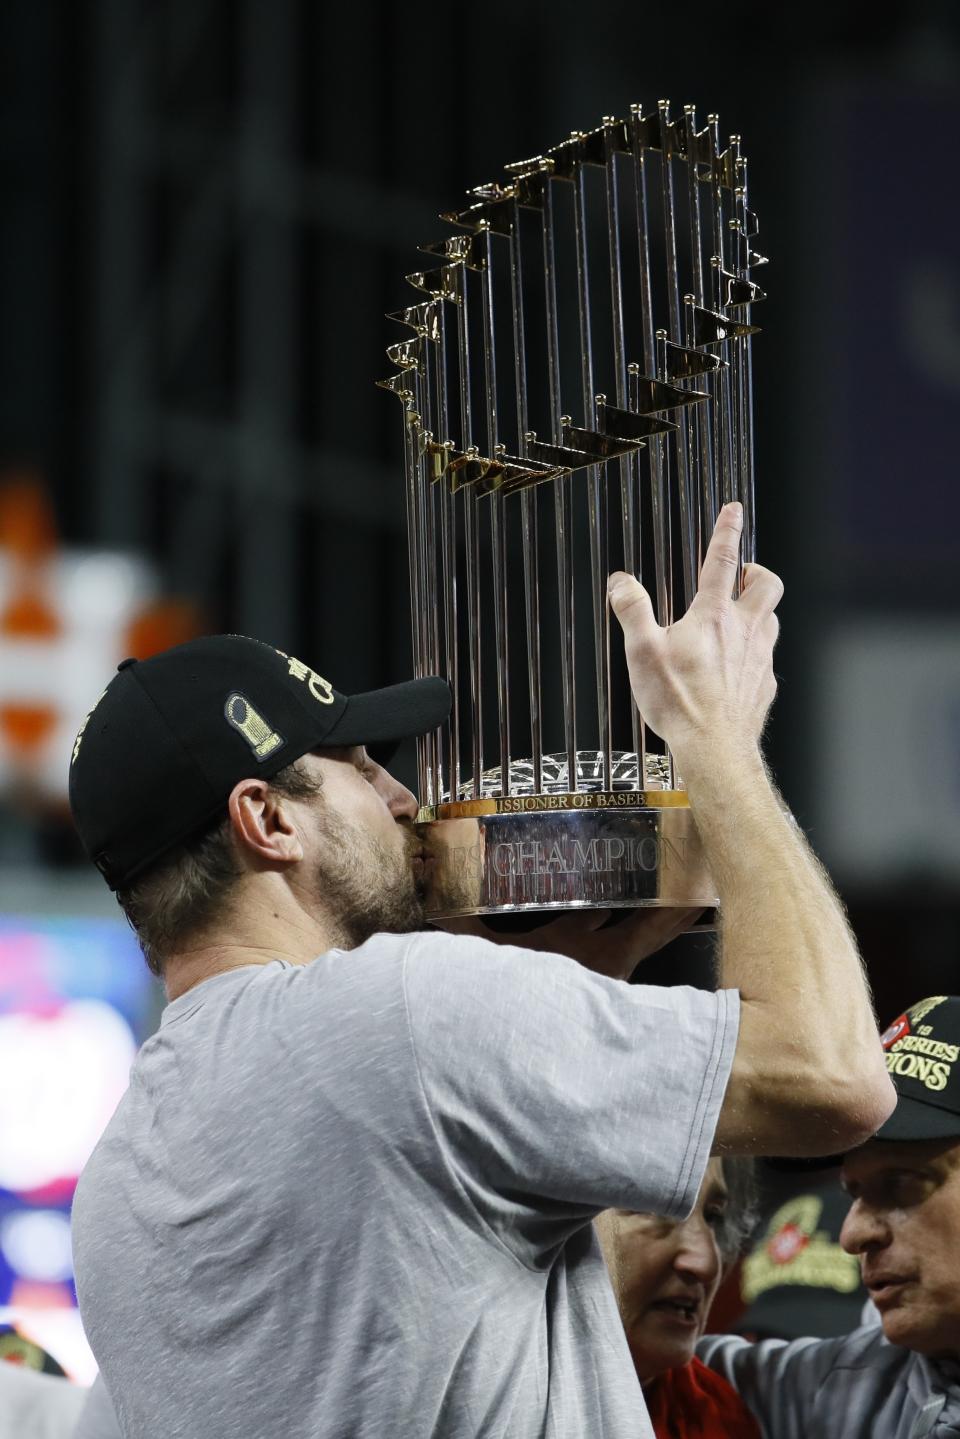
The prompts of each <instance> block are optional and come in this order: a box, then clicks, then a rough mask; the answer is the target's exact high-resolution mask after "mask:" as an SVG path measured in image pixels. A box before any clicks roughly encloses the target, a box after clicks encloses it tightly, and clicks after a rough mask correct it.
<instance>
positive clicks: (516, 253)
mask: <svg viewBox="0 0 960 1439" xmlns="http://www.w3.org/2000/svg"><path fill="white" fill-rule="evenodd" d="M510 281H511V285H512V289H513V365H514V380H515V383H516V388H517V430H518V432H519V441H518V446H517V448H518V452H519V454H520V456H521V458H523V457H525V456H526V453H527V431H528V429H529V428H530V416H529V412H528V408H527V344H526V332H525V330H524V323H523V259H522V255H521V249H520V202H519V200H518V199H517V197H516V195H514V198H513V204H512V206H511V218H510ZM520 526H521V543H522V546H523V598H524V612H525V616H526V624H527V688H528V690H529V692H530V745H531V749H532V751H533V753H532V755H531V759H532V763H533V789H534V793H535V794H539V793H540V791H541V788H542V785H543V721H542V713H541V711H542V686H541V676H540V590H539V585H538V575H539V569H540V565H539V543H538V538H539V537H538V533H537V496H536V491H535V490H533V489H525V490H523V491H522V493H521V495H520Z"/></svg>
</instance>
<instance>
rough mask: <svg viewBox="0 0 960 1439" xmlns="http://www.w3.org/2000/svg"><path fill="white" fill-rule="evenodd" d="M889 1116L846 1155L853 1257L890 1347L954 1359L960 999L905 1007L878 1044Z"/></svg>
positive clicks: (959, 1344)
mask: <svg viewBox="0 0 960 1439" xmlns="http://www.w3.org/2000/svg"><path fill="white" fill-rule="evenodd" d="M882 1042H883V1047H884V1049H885V1050H886V1052H887V1068H888V1069H889V1071H890V1074H891V1077H892V1079H893V1082H894V1084H895V1086H896V1089H897V1107H896V1109H895V1110H894V1111H893V1114H892V1115H891V1116H890V1118H889V1119H888V1120H887V1122H886V1124H884V1125H883V1127H882V1128H881V1129H880V1131H879V1132H878V1134H877V1135H876V1137H875V1138H874V1139H871V1140H870V1141H869V1142H868V1143H867V1144H863V1145H861V1146H860V1148H859V1149H855V1150H852V1151H851V1152H850V1153H849V1154H847V1155H845V1156H844V1159H843V1168H842V1171H841V1173H842V1177H843V1185H844V1188H845V1189H846V1191H847V1193H848V1195H849V1197H850V1200H851V1204H850V1211H849V1213H848V1214H847V1217H846V1219H845V1220H844V1223H843V1228H842V1230H841V1231H840V1243H841V1244H842V1245H843V1247H844V1249H846V1251H847V1252H848V1254H855V1255H856V1256H857V1257H858V1259H859V1261H860V1269H861V1273H862V1275H863V1282H864V1284H865V1286H866V1289H867V1293H868V1294H869V1295H870V1298H871V1299H872V1300H873V1303H874V1305H875V1306H876V1308H877V1310H878V1312H879V1314H880V1321H881V1323H882V1325H883V1332H884V1335H885V1336H886V1338H887V1339H888V1340H889V1341H890V1343H891V1344H900V1345H902V1346H903V1347H904V1348H906V1349H913V1350H916V1352H917V1353H919V1354H926V1355H928V1356H929V1357H930V1358H933V1359H937V1358H949V1359H952V1360H954V1361H956V1360H958V1359H960V1262H958V1261H957V1255H958V1253H960V996H956V995H942V994H941V995H934V996H933V997H932V998H930V999H924V1000H921V1001H920V1002H919V1003H918V1004H915V1005H912V1006H911V1008H910V1009H908V1010H907V1011H906V1012H905V1013H904V1014H902V1015H900V1017H899V1018H898V1019H895V1020H894V1022H893V1024H891V1025H890V1026H889V1028H888V1029H887V1030H886V1032H885V1033H884V1035H883V1040H882Z"/></svg>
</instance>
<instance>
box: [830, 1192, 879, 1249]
mask: <svg viewBox="0 0 960 1439" xmlns="http://www.w3.org/2000/svg"><path fill="white" fill-rule="evenodd" d="M890 1238H891V1236H890V1227H889V1225H888V1224H887V1220H886V1216H885V1215H884V1213H883V1211H882V1210H877V1209H874V1208H873V1207H872V1205H869V1204H864V1202H863V1200H862V1199H855V1200H854V1201H853V1203H852V1204H851V1206H850V1209H849V1212H848V1214H847V1217H846V1219H845V1220H844V1221H843V1226H842V1228H841V1230H840V1244H841V1246H842V1248H843V1249H845V1250H846V1251H847V1253H848V1254H866V1253H867V1251H868V1250H871V1249H884V1248H886V1246H887V1245H888V1244H889V1243H890Z"/></svg>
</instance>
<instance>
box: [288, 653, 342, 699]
mask: <svg viewBox="0 0 960 1439" xmlns="http://www.w3.org/2000/svg"><path fill="white" fill-rule="evenodd" d="M277 654H278V655H282V657H283V658H284V659H285V660H286V662H287V674H288V675H290V677H291V679H295V680H303V682H304V683H305V684H306V686H307V689H308V690H309V691H310V693H311V694H312V695H313V697H314V699H315V700H316V701H317V703H318V704H322V705H332V704H333V700H334V694H333V685H332V684H331V683H330V681H329V680H325V679H324V677H323V675H318V674H317V672H316V670H312V669H311V668H310V666H309V665H305V664H304V662H303V660H298V659H297V657H296V655H288V654H287V652H286V650H277Z"/></svg>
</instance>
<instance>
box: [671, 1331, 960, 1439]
mask: <svg viewBox="0 0 960 1439" xmlns="http://www.w3.org/2000/svg"><path fill="white" fill-rule="evenodd" d="M697 1353H698V1355H699V1357H700V1358H701V1359H702V1360H703V1362H704V1363H705V1364H709V1365H710V1367H711V1369H716V1371H717V1373H718V1374H722V1375H723V1376H724V1377H725V1378H726V1379H729V1381H730V1383H731V1384H732V1385H733V1386H734V1388H735V1389H736V1390H737V1391H738V1392H739V1393H740V1395H741V1397H742V1398H743V1400H744V1401H745V1403H746V1404H747V1406H748V1407H749V1408H750V1409H751V1410H752V1411H753V1413H754V1414H755V1415H756V1418H757V1420H758V1422H759V1424H760V1428H761V1430H762V1433H763V1439H927V1436H928V1435H929V1436H935V1439H946V1436H947V1435H960V1366H958V1365H956V1364H952V1363H934V1362H933V1361H931V1360H929V1359H926V1358H925V1357H924V1356H923V1355H922V1354H914V1353H913V1352H912V1351H911V1350H910V1349H903V1348H901V1346H900V1345H898V1344H890V1343H889V1342H888V1341H887V1340H886V1339H885V1338H884V1337H883V1330H882V1329H880V1328H879V1327H878V1326H877V1325H875V1324H870V1325H867V1326H864V1327H863V1328H861V1329H854V1331H853V1333H852V1334H845V1335H843V1336H842V1337H841V1338H839V1339H794V1340H792V1341H791V1342H790V1343H787V1342H786V1341H785V1340H783V1339H765V1340H764V1341H763V1342H762V1343H761V1344H748V1343H747V1342H746V1340H744V1339H737V1338H733V1337H732V1336H730V1335H722V1336H719V1337H716V1338H709V1339H704V1340H701V1342H700V1344H699V1345H698V1346H697Z"/></svg>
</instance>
